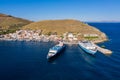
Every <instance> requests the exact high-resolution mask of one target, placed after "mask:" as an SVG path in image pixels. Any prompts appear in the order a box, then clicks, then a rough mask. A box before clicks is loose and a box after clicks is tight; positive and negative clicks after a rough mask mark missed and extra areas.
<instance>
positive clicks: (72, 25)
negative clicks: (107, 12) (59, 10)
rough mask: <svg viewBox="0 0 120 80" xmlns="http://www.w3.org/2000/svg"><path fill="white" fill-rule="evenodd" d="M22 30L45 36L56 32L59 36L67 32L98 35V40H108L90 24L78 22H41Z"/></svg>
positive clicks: (24, 27)
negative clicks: (40, 31) (35, 31)
mask: <svg viewBox="0 0 120 80" xmlns="http://www.w3.org/2000/svg"><path fill="white" fill-rule="evenodd" d="M22 29H30V30H42V33H43V34H48V33H55V32H56V33H57V34H58V35H62V34H63V33H66V32H71V33H73V34H80V35H81V36H83V35H84V34H97V35H98V38H97V39H98V40H103V41H105V40H106V39H107V37H106V35H105V34H104V33H103V32H101V31H100V30H98V29H97V28H95V27H92V26H89V25H88V24H85V23H83V22H80V21H77V20H46V21H39V22H34V23H31V24H28V25H26V26H23V28H22Z"/></svg>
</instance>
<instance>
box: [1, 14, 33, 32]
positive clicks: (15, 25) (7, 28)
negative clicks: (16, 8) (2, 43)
mask: <svg viewBox="0 0 120 80" xmlns="http://www.w3.org/2000/svg"><path fill="white" fill-rule="evenodd" d="M31 22H32V21H29V20H26V19H22V18H17V17H14V16H11V15H6V14H1V13H0V34H6V33H10V32H15V31H16V30H18V29H21V27H22V26H25V25H27V24H29V23H31Z"/></svg>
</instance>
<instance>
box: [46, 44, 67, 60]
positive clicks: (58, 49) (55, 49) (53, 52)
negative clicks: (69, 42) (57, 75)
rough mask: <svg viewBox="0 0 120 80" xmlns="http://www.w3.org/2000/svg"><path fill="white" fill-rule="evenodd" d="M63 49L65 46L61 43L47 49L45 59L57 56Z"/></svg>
mask: <svg viewBox="0 0 120 80" xmlns="http://www.w3.org/2000/svg"><path fill="white" fill-rule="evenodd" d="M64 48H65V45H64V44H63V42H59V44H57V45H55V46H53V47H52V48H50V49H49V52H48V55H47V59H49V58H52V57H54V56H55V55H57V54H59V53H60V52H61V51H62V50H63V49H64Z"/></svg>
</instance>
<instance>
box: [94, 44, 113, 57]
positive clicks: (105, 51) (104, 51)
mask: <svg viewBox="0 0 120 80" xmlns="http://www.w3.org/2000/svg"><path fill="white" fill-rule="evenodd" d="M96 47H97V49H98V51H100V52H101V53H103V54H108V55H109V54H112V51H111V50H108V49H104V48H102V47H99V46H98V45H96Z"/></svg>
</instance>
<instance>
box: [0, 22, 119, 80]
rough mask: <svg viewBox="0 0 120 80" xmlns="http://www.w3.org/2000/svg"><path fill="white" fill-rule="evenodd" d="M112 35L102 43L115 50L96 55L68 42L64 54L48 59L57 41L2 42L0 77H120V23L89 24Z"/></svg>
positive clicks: (21, 79) (115, 79) (96, 79)
mask: <svg viewBox="0 0 120 80" xmlns="http://www.w3.org/2000/svg"><path fill="white" fill-rule="evenodd" d="M88 24H90V25H91V26H95V27H96V28H98V29H100V30H101V31H103V32H105V33H106V34H107V35H108V38H109V41H108V42H104V43H101V44H99V45H105V46H106V48H108V49H110V50H112V51H113V53H112V54H111V55H104V54H102V53H100V52H97V53H96V54H95V56H92V55H89V54H87V53H85V52H84V51H83V50H81V49H80V48H79V47H78V45H66V46H67V47H66V49H65V51H64V52H62V53H61V55H59V56H57V57H56V58H54V59H53V60H51V61H48V60H47V59H46V56H47V53H48V50H49V48H50V47H52V46H54V44H55V43H53V42H48V43H45V42H15V41H0V80H120V23H88Z"/></svg>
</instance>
